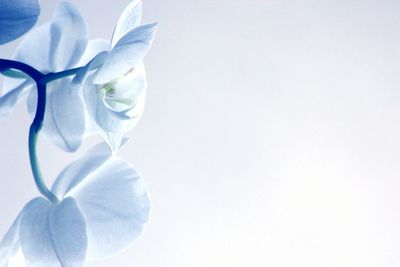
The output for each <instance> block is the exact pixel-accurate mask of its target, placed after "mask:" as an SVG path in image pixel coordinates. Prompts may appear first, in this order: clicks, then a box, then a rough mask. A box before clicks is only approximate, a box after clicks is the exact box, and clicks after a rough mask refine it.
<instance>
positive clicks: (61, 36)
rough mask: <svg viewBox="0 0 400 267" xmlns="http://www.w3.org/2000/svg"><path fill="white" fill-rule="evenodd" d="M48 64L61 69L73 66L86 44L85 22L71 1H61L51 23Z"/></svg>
mask: <svg viewBox="0 0 400 267" xmlns="http://www.w3.org/2000/svg"><path fill="white" fill-rule="evenodd" d="M50 36H51V42H50V51H49V52H50V66H51V70H52V71H63V70H65V69H67V68H70V67H72V66H75V65H76V64H77V63H78V62H79V60H80V58H81V56H82V55H83V53H84V52H85V49H86V45H87V29H86V22H85V20H84V18H83V17H82V15H81V14H80V13H79V11H78V9H76V8H75V7H74V6H73V5H72V4H71V3H68V2H61V4H60V5H59V6H58V8H57V10H56V12H55V14H54V16H53V21H52V23H51V29H50Z"/></svg>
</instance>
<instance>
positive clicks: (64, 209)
mask: <svg viewBox="0 0 400 267" xmlns="http://www.w3.org/2000/svg"><path fill="white" fill-rule="evenodd" d="M20 243H21V248H22V252H23V254H24V256H25V259H26V263H27V265H28V266H30V267H31V266H32V267H36V266H37V267H46V266H47V267H53V266H63V267H79V266H84V265H85V259H86V250H87V235H86V225H85V221H84V218H83V217H82V214H81V212H80V211H79V209H78V207H77V205H76V203H75V201H74V200H73V199H71V198H67V199H64V200H63V201H62V202H61V203H59V204H51V203H50V202H48V201H47V200H45V199H44V198H35V199H33V200H32V201H30V202H29V203H28V204H27V205H26V206H25V208H24V212H23V213H22V214H21V224H20Z"/></svg>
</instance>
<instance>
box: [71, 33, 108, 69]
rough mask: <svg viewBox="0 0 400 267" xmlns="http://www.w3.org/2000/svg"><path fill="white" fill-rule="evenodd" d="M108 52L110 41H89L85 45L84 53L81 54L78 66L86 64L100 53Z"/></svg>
mask: <svg viewBox="0 0 400 267" xmlns="http://www.w3.org/2000/svg"><path fill="white" fill-rule="evenodd" d="M109 50H110V41H108V40H104V39H94V40H90V41H89V42H88V44H87V47H86V50H85V53H84V54H83V56H82V58H81V60H80V62H79V64H78V65H79V66H85V65H86V64H88V63H89V62H90V61H91V60H92V59H93V58H94V57H95V56H97V54H100V53H101V52H104V51H106V52H108V51H109Z"/></svg>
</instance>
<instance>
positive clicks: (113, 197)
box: [0, 143, 150, 267]
mask: <svg viewBox="0 0 400 267" xmlns="http://www.w3.org/2000/svg"><path fill="white" fill-rule="evenodd" d="M52 192H53V193H54V194H55V195H56V196H57V198H58V199H59V202H58V203H52V202H50V201H48V200H47V199H45V198H42V197H37V198H35V199H33V200H31V201H30V202H29V203H28V204H26V205H25V207H24V208H23V209H22V211H21V212H20V214H19V215H18V217H17V219H16V220H15V222H14V224H13V225H12V227H11V228H10V230H9V231H8V233H7V234H6V236H5V237H4V239H3V240H2V242H1V243H0V267H7V266H9V264H11V262H12V261H13V260H15V256H17V255H20V256H21V255H23V259H24V261H25V264H26V266H29V267H35V266H37V267H56V266H60V267H61V266H62V267H80V266H85V263H86V262H87V261H93V260H99V259H103V258H106V257H109V256H111V255H114V254H116V253H120V252H121V251H123V250H125V249H126V248H127V247H128V246H129V245H130V244H132V242H133V241H134V240H136V239H137V238H138V236H139V235H140V234H141V232H142V231H143V228H144V226H145V224H146V222H147V221H148V218H149V210H150V200H149V196H148V194H147V189H146V186H145V184H144V182H143V180H142V179H141V177H140V175H139V174H138V173H137V172H136V170H135V169H134V168H133V167H132V166H131V165H130V164H129V163H127V162H126V161H124V160H122V159H120V158H117V157H115V156H112V152H111V150H110V148H109V147H108V146H107V145H106V144H104V143H102V144H100V145H98V146H96V147H95V148H93V149H92V150H91V151H89V152H88V153H87V154H86V155H85V156H83V157H82V158H81V159H79V160H77V161H75V162H73V163H72V164H70V165H69V166H67V167H66V168H65V169H64V171H62V172H61V174H60V175H59V176H58V178H57V179H56V181H55V183H54V185H53V187H52ZM18 260H19V261H21V257H20V258H19V259H18Z"/></svg>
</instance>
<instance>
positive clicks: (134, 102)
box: [84, 62, 147, 151]
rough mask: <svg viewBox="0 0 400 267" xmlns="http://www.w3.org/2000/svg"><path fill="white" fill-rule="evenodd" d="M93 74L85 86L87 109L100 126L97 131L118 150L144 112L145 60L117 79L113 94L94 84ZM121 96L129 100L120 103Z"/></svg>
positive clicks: (114, 149)
mask: <svg viewBox="0 0 400 267" xmlns="http://www.w3.org/2000/svg"><path fill="white" fill-rule="evenodd" d="M92 78H93V77H91V78H89V79H88V80H87V81H86V83H85V88H84V99H85V102H86V108H87V111H88V113H89V116H90V117H91V119H92V120H93V121H94V123H95V124H96V125H97V126H98V127H97V131H98V132H99V133H100V135H101V136H103V138H104V139H105V140H106V141H107V143H108V144H109V145H110V147H111V148H112V149H113V151H117V150H118V149H119V147H120V143H121V141H122V139H123V137H124V134H125V133H126V132H127V131H129V130H131V129H132V128H133V127H134V126H135V125H136V124H137V123H138V121H139V119H140V117H141V115H142V113H143V109H144V103H145V97H146V87H147V82H146V73H145V70H144V66H143V63H142V62H140V63H139V64H138V65H137V68H134V69H133V71H132V72H131V73H130V74H128V75H126V76H124V77H122V78H121V79H119V80H118V81H116V83H115V86H114V88H116V90H115V94H114V95H113V97H106V96H105V93H104V90H99V89H98V87H99V86H98V85H95V84H93V82H92ZM107 98H108V99H107ZM118 99H124V100H126V103H125V104H119V103H118V102H119V101H118ZM124 102H125V101H124Z"/></svg>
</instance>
